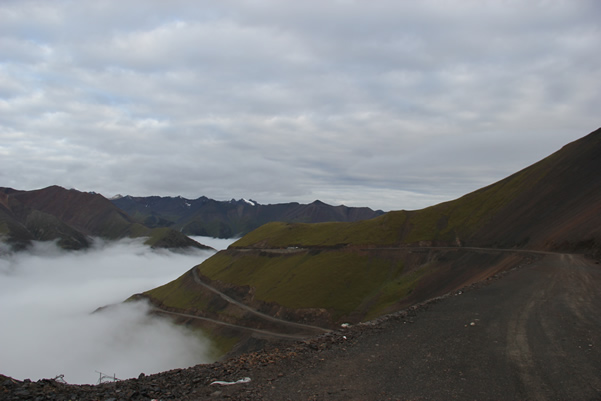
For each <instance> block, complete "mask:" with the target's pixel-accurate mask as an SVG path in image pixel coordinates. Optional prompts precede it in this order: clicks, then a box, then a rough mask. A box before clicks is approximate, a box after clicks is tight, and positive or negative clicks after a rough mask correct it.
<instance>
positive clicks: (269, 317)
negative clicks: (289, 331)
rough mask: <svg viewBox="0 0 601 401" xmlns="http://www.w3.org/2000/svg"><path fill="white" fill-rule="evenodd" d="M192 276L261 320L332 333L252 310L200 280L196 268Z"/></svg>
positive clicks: (314, 331) (201, 284)
mask: <svg viewBox="0 0 601 401" xmlns="http://www.w3.org/2000/svg"><path fill="white" fill-rule="evenodd" d="M192 276H193V277H194V282H195V283H196V284H198V285H200V286H202V287H204V288H205V289H207V290H209V291H211V292H213V293H215V294H217V295H219V296H220V297H221V298H222V299H224V300H226V301H227V302H229V303H231V304H234V305H236V306H238V307H239V308H242V309H244V310H246V311H248V312H250V313H252V314H254V315H256V316H258V317H260V318H261V319H265V320H269V321H271V322H275V323H279V324H284V325H286V326H290V327H295V328H297V329H303V330H309V331H311V332H313V333H314V334H315V333H328V332H330V331H331V330H328V329H324V328H323V327H319V326H314V325H310V324H305V323H297V322H291V321H289V320H284V319H280V318H277V317H275V316H271V315H268V314H266V313H263V312H259V311H258V310H256V309H254V308H251V307H250V306H248V305H246V304H244V303H242V302H239V301H236V300H235V299H234V298H232V297H229V296H227V295H226V294H224V293H223V292H221V291H219V290H218V289H217V288H215V287H213V286H210V285H209V284H207V283H205V282H204V281H202V280H201V279H200V277H199V276H198V272H197V271H196V268H193V269H192Z"/></svg>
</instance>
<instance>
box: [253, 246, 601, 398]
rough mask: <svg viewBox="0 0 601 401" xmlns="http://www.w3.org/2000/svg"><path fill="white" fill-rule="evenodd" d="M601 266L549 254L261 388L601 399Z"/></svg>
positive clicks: (358, 394) (267, 394)
mask: <svg viewBox="0 0 601 401" xmlns="http://www.w3.org/2000/svg"><path fill="white" fill-rule="evenodd" d="M600 289H601V268H600V267H599V265H596V264H594V263H593V262H590V261H587V260H586V259H584V258H583V257H581V256H574V255H546V256H545V257H544V258H542V259H541V260H540V261H538V262H536V263H535V264H534V265H532V266H529V267H526V268H522V269H520V270H518V271H515V272H512V273H511V274H509V275H507V276H506V277H504V278H503V279H501V280H498V281H496V282H494V283H492V284H491V285H487V286H483V287H481V288H478V289H475V290H473V291H469V292H466V293H463V294H461V295H457V296H452V297H449V298H447V299H444V300H442V301H441V302H438V303H436V304H434V305H432V306H430V307H428V308H427V309H426V310H423V311H421V312H420V313H418V314H417V315H416V316H415V317H413V318H411V319H409V320H407V319H404V320H397V321H392V322H388V323H387V324H386V326H387V327H383V328H382V329H381V330H378V331H376V332H375V333H370V335H362V336H360V338H357V339H356V340H355V341H354V344H353V345H351V346H348V347H345V348H332V349H331V350H328V351H326V352H323V353H321V354H320V356H319V359H318V360H317V361H315V363H312V364H308V365H306V366H302V367H299V368H297V369H296V370H295V371H291V372H288V373H287V374H286V376H285V377H283V378H282V379H280V380H278V381H277V382H275V383H274V384H273V386H269V387H266V388H264V389H263V391H262V395H263V397H264V398H265V399H298V400H307V399H324V400H325V399H328V400H343V399H344V400H348V399H356V400H367V399H415V400H436V399H438V400H442V399H461V400H466V399H477V400H492V399H496V400H517V399H531V400H555V399H559V400H591V399H601V315H600V313H599V311H601V290H600Z"/></svg>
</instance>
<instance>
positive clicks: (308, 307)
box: [143, 130, 601, 350]
mask: <svg viewBox="0 0 601 401" xmlns="http://www.w3.org/2000/svg"><path fill="white" fill-rule="evenodd" d="M599 171H601V130H597V131H595V132H593V133H591V134H589V135H588V136H586V137H584V138H582V139H580V140H578V141H576V142H573V143H571V144H569V145H567V146H565V147H564V148H562V149H561V150H559V151H558V152H556V153H554V154H552V155H550V156H549V157H547V158H545V159H544V160H542V161H540V162H538V163H536V164H534V165H532V166H530V167H528V168H525V169H523V170H521V171H519V172H517V173H515V174H513V175H511V176H509V177H507V178H506V179H504V180H501V181H499V182H497V183H495V184H492V185H490V186H488V187H485V188H482V189H480V190H478V191H475V192H473V193H470V194H467V195H465V196H463V197H461V198H459V199H457V200H454V201H451V202H446V203H442V204H439V205H435V206H432V207H429V208H426V209H422V210H417V211H395V212H390V213H386V214H384V215H382V216H379V217H376V218H374V219H371V220H365V221H359V222H353V223H336V222H328V223H318V224H304V223H283V222H277V223H269V224H266V225H264V226H262V227H260V228H258V229H256V230H255V231H253V232H251V233H249V234H248V235H246V236H244V237H243V238H241V239H240V240H238V241H237V242H235V243H234V244H233V245H231V246H230V247H229V249H228V250H225V251H221V252H219V253H218V254H216V255H215V256H213V257H211V258H209V259H208V260H206V261H205V262H203V263H202V264H201V265H199V266H196V267H194V268H193V269H192V270H191V271H189V272H188V273H186V274H184V275H183V276H181V277H180V278H178V279H177V280H175V281H173V282H171V283H168V284H166V285H164V286H162V287H159V288H157V289H154V290H150V291H147V292H146V293H145V294H144V295H143V296H145V297H147V298H149V299H150V300H151V301H152V302H153V303H154V304H155V305H157V306H159V307H160V308H162V309H165V310H169V311H170V312H172V313H178V312H180V313H185V314H186V315H188V316H204V317H210V318H211V319H213V320H217V321H222V322H227V323H229V324H234V325H237V326H241V327H247V328H249V329H251V328H252V329H257V328H260V327H261V326H260V324H264V323H261V322H256V321H253V320H249V311H248V310H246V311H239V310H237V309H236V308H235V307H234V306H232V302H224V300H223V297H222V296H221V295H219V293H218V292H216V291H219V292H220V293H227V294H228V295H229V296H230V297H231V298H232V299H234V300H237V301H240V302H242V303H243V304H245V305H249V306H250V307H251V308H252V309H253V310H257V311H261V312H264V313H267V314H270V315H272V316H277V317H280V318H283V319H284V320H292V321H296V322H303V323H308V324H313V325H316V326H321V327H323V328H333V327H336V326H337V325H339V324H341V323H343V322H350V323H358V322H361V321H366V320H369V319H372V318H374V317H377V316H379V315H382V314H384V313H389V312H393V311H396V310H399V309H402V308H404V307H407V306H408V305H411V304H414V303H418V302H422V301H424V300H427V299H430V298H432V297H436V296H439V295H442V294H445V293H448V292H450V291H455V290H457V289H459V288H462V287H463V286H465V285H469V284H471V283H474V282H477V281H480V280H484V279H486V278H488V277H491V276H493V275H495V274H498V273H499V272H502V271H504V270H507V269H510V268H512V267H515V266H518V265H522V264H524V263H529V262H531V261H532V259H533V258H536V255H535V254H531V253H529V252H528V250H533V251H546V250H551V251H557V250H563V251H574V250H576V251H585V252H587V253H591V254H598V253H599V249H600V248H601V230H599V227H601V213H599V205H601V185H600V184H601V182H600V181H601V175H600V174H599ZM514 250H521V251H522V252H513V251H514ZM207 286H208V287H210V288H212V289H213V291H208V292H207V290H206V289H207V288H208V287H207ZM215 290H216V291H215ZM182 319H183V318H182ZM183 320H184V321H185V322H186V323H187V324H198V325H200V326H204V327H207V326H206V324H205V323H203V322H202V321H199V320H198V321H197V320H194V319H187V320H186V319H183ZM210 329H211V330H212V331H213V332H214V333H217V334H218V336H221V335H222V333H221V331H222V329H220V328H219V327H218V325H216V324H215V323H211V324H210ZM270 330H274V331H277V330H276V329H275V328H273V327H270ZM227 331H228V334H227V335H228V336H229V338H230V339H231V338H232V337H235V338H238V339H239V340H240V343H239V346H242V347H243V349H245V350H246V349H247V348H244V346H243V345H240V344H242V343H244V342H245V341H247V340H248V338H249V336H248V333H247V334H246V335H243V334H240V333H242V332H243V330H242V331H240V333H238V334H236V335H233V334H232V328H231V327H229V328H228V329H227ZM224 335H225V334H224ZM250 337H252V336H250Z"/></svg>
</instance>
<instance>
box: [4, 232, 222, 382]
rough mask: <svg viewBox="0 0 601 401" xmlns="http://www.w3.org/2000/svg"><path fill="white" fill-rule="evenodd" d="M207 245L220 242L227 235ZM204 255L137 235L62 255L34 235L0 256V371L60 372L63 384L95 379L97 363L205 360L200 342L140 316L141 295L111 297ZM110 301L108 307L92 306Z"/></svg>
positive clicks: (170, 274)
mask: <svg viewBox="0 0 601 401" xmlns="http://www.w3.org/2000/svg"><path fill="white" fill-rule="evenodd" d="M202 241H203V242H205V243H206V239H205V238H202ZM230 242H231V241H230ZM209 245H211V246H214V247H216V248H221V249H223V248H224V247H225V246H227V242H224V241H223V240H212V241H211V242H210V243H209ZM210 255H211V253H209V252H201V253H197V254H188V255H183V254H173V253H170V252H168V251H164V252H157V251H152V250H150V248H148V247H146V246H144V245H142V244H141V242H139V241H120V242H116V243H107V244H105V243H102V242H99V241H97V243H96V246H95V247H94V248H93V249H91V250H89V251H78V252H70V253H69V252H63V251H60V250H59V249H58V248H57V247H55V246H54V244H53V243H38V244H36V246H35V247H34V248H33V250H32V251H31V252H29V253H20V254H14V255H8V254H4V255H2V256H1V257H0V320H1V321H2V330H1V331H0V359H1V360H2V374H6V375H10V376H12V377H15V378H18V379H26V378H30V379H32V380H37V379H41V378H53V377H55V376H57V375H59V374H64V375H65V380H67V381H68V382H69V383H95V382H96V381H97V380H98V378H99V374H98V373H97V372H96V371H100V372H103V373H105V374H110V375H113V374H115V375H116V376H117V377H118V378H121V379H125V378H129V377H137V376H138V375H139V374H140V373H142V372H144V373H146V374H150V373H156V372H160V371H164V370H169V369H174V368H181V367H187V366H192V365H195V364H198V363H206V362H212V361H213V358H214V355H215V354H213V353H212V349H211V347H212V345H211V343H210V342H209V341H208V340H206V339H203V338H201V337H199V336H198V335H197V334H192V333H191V332H189V331H187V330H185V329H183V328H181V327H176V326H174V325H172V324H171V323H170V322H169V321H168V320H164V319H159V318H153V317H150V316H148V315H147V311H148V306H147V305H146V304H144V303H128V304H120V303H121V302H122V301H123V300H124V299H126V298H128V297H129V296H130V295H132V294H134V293H138V292H142V291H146V290H148V289H151V288H154V287H157V286H159V285H162V284H165V283H166V282H169V281H171V280H173V279H175V278H177V277H178V276H179V275H181V274H182V273H183V272H185V271H187V270H188V269H190V268H191V267H192V266H194V265H196V264H198V263H200V262H201V261H202V260H204V259H206V258H207V257H208V256H210ZM110 304H116V305H115V306H113V307H111V308H108V309H106V310H104V311H103V312H101V313H95V314H91V312H92V311H94V310H96V309H97V308H98V307H101V306H106V305H110Z"/></svg>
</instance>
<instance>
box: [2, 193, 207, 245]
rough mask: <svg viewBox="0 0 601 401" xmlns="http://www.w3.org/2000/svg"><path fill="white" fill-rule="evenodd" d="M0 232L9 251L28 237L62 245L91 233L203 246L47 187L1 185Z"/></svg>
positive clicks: (83, 241)
mask: <svg viewBox="0 0 601 401" xmlns="http://www.w3.org/2000/svg"><path fill="white" fill-rule="evenodd" d="M0 236H1V238H2V239H3V240H4V241H5V242H6V243H8V244H9V245H10V246H12V247H13V248H14V249H22V248H25V247H27V246H28V245H29V244H30V243H31V241H33V240H38V241H48V240H57V243H58V245H59V246H61V247H62V248H65V249H81V248H86V247H88V246H89V245H90V239H89V238H90V237H101V238H105V239H111V240H114V239H119V238H124V237H148V240H147V243H148V244H149V245H151V246H154V247H168V248H180V247H188V246H192V247H197V248H202V249H208V248H209V247H206V246H204V245H201V244H198V243H197V242H196V241H193V240H191V239H190V238H188V237H187V236H185V235H183V234H181V233H179V232H177V231H175V230H171V229H151V228H149V227H146V226H144V225H142V224H139V223H136V222H134V221H133V220H132V219H131V218H130V217H129V216H128V215H127V214H126V213H124V212H123V211H121V210H120V209H119V208H117V207H116V206H114V205H113V204H112V203H111V202H110V201H109V200H108V199H106V198H104V197H103V196H102V195H98V194H94V193H88V192H80V191H77V190H74V189H70V190H67V189H65V188H62V187H59V186H51V187H48V188H44V189H39V190H34V191H19V190H15V189H12V188H0Z"/></svg>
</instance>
